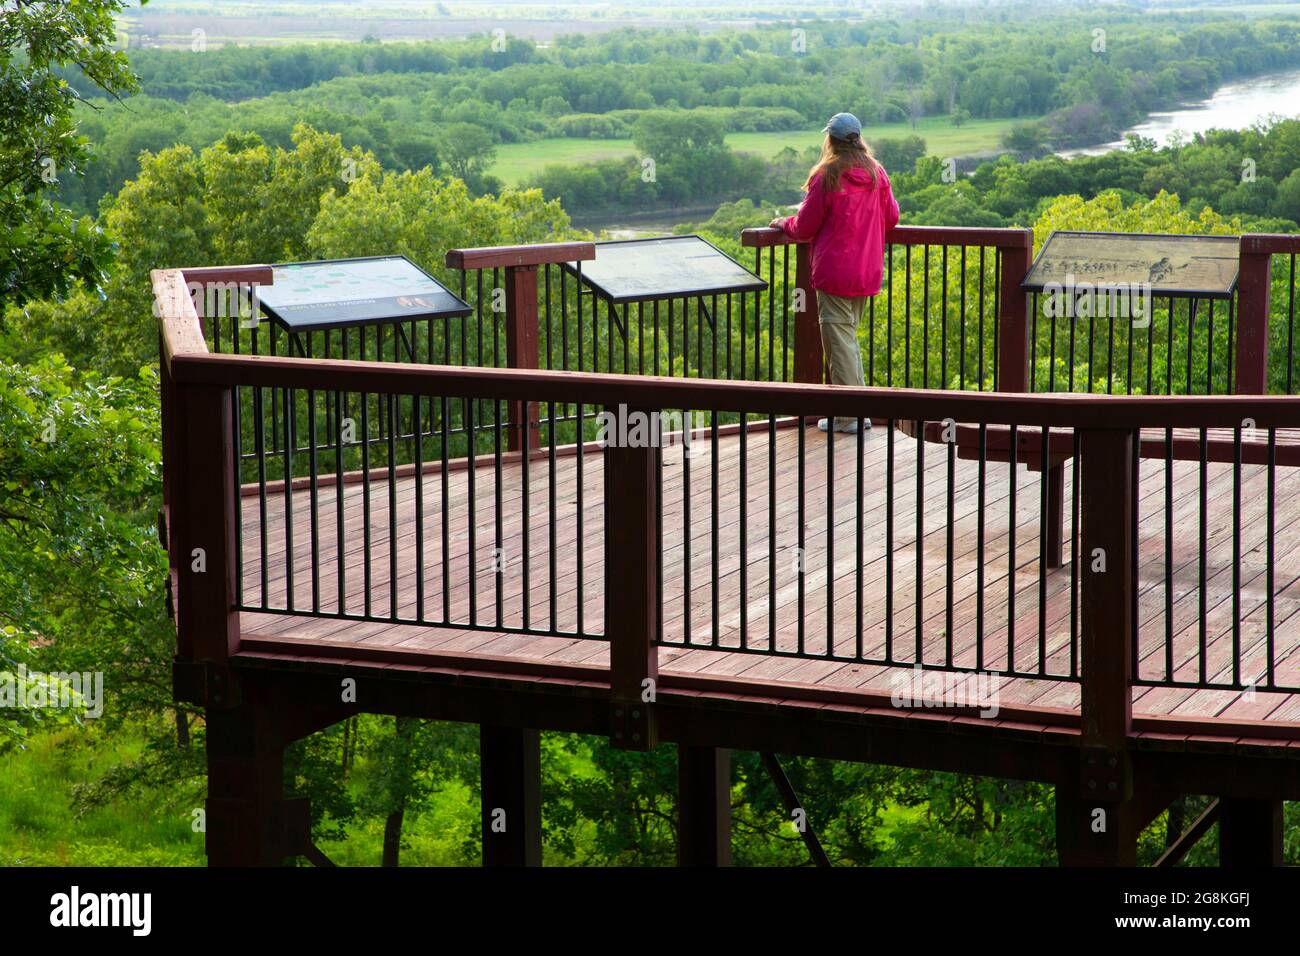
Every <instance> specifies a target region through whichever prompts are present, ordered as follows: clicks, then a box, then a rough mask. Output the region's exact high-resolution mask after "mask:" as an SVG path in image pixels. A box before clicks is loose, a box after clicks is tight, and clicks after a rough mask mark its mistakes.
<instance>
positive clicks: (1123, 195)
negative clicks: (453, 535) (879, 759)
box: [0, 0, 1300, 866]
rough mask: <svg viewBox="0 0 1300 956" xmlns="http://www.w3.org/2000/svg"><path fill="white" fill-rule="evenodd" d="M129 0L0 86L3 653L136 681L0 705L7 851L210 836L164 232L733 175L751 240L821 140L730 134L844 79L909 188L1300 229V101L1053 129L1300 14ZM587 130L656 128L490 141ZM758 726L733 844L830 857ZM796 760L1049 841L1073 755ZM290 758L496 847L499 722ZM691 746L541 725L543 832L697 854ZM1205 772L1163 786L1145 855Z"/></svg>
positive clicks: (50, 30)
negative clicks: (147, 24)
mask: <svg viewBox="0 0 1300 956" xmlns="http://www.w3.org/2000/svg"><path fill="white" fill-rule="evenodd" d="M123 7H124V4H123V3H121V2H117V0H93V2H86V3H83V4H80V5H79V8H78V9H79V10H80V14H79V15H80V17H81V19H80V20H79V22H77V23H76V24H75V25H73V26H72V27H69V26H68V25H67V24H62V23H59V22H56V21H53V20H49V19H45V18H43V17H42V14H41V12H40V9H39V5H36V6H34V7H32V8H31V9H29V10H25V11H23V12H20V13H18V14H16V15H14V16H11V17H8V18H7V19H6V20H5V21H4V23H3V26H0V37H2V38H3V39H4V40H5V41H6V42H5V44H4V47H3V48H4V49H5V50H6V51H8V52H6V53H4V54H0V86H2V87H3V88H4V89H5V91H6V98H7V100H9V101H11V102H12V103H13V104H14V109H13V110H12V111H10V112H9V113H8V115H7V116H6V118H5V120H4V122H3V123H0V235H3V236H4V241H5V242H6V245H7V249H6V256H5V259H4V263H3V266H2V267H0V270H2V271H0V519H2V520H0V672H4V673H6V674H13V673H18V672H19V669H20V668H21V669H22V672H23V673H38V672H43V673H50V672H56V671H102V672H104V674H105V686H106V688H107V692H108V705H107V707H106V710H105V713H104V715H103V716H101V717H98V718H94V719H90V718H87V717H86V716H84V715H80V714H77V713H76V712H75V711H63V710H52V709H42V708H17V709H15V708H5V709H3V710H0V761H3V763H4V773H3V774H2V775H0V865H67V864H76V865H107V864H128V863H129V864H140V865H186V866H189V865H199V864H201V863H202V862H203V850H202V846H203V843H202V834H201V833H198V832H196V831H195V829H194V827H193V825H192V821H193V814H194V811H195V809H196V808H198V807H201V806H202V803H203V797H204V792H205V776H204V775H205V770H204V768H205V749H204V748H205V728H204V725H203V721H202V717H201V713H200V712H199V711H197V710H193V709H191V708H189V707H188V705H177V704H176V703H175V702H174V701H173V699H172V685H171V670H170V663H171V658H172V655H173V653H174V644H175V630H174V626H173V623H172V621H171V620H170V619H169V617H168V613H167V605H166V598H165V594H164V590H165V589H164V581H165V579H166V575H167V557H166V555H165V553H164V552H163V550H162V549H161V548H160V547H159V544H158V539H157V526H156V522H157V515H158V511H159V505H160V500H161V497H160V496H161V475H160V448H159V427H160V425H159V401H158V389H159V378H158V376H159V373H158V337H157V332H156V325H155V318H154V315H153V308H152V302H151V298H152V296H151V288H150V283H149V273H150V270H152V269H156V268H160V267H179V266H183V265H198V264H212V263H244V262H283V261H294V260H306V259H325V258H337V257H345V256H365V255H378V254H403V255H406V256H408V257H410V258H411V259H412V260H413V261H415V262H416V263H417V264H419V265H421V266H423V267H425V268H426V269H428V270H429V271H430V272H431V273H432V274H434V275H436V276H438V277H439V278H441V279H443V280H444V281H446V282H448V283H449V284H450V283H451V282H454V281H458V280H457V279H456V277H455V276H453V275H452V274H451V272H450V270H448V269H447V267H446V265H445V260H444V255H445V252H446V250H448V249H450V248H457V247H472V246H488V245H508V244H522V243H531V242H549V241H556V240H562V239H567V238H579V237H585V236H589V235H590V233H589V232H588V231H587V230H584V229H582V228H579V227H577V226H575V225H574V223H573V218H572V217H575V216H577V215H579V214H582V213H590V212H592V211H599V210H609V209H619V210H628V209H637V210H644V209H654V208H658V207H668V208H675V207H683V206H693V207H699V206H707V207H708V208H709V209H714V210H716V211H715V212H713V213H712V214H711V215H706V216H701V217H700V219H701V221H699V222H696V223H694V224H691V225H682V226H681V227H680V228H679V231H683V232H686V231H692V232H698V233H700V234H703V235H705V236H706V237H708V238H709V239H710V240H712V241H713V242H715V243H716V244H717V245H718V246H719V247H720V248H722V249H724V250H725V251H727V252H729V253H731V254H732V255H734V256H737V257H738V258H739V257H740V255H741V250H740V246H739V242H738V236H739V231H740V229H742V228H746V227H750V226H756V225H764V224H766V222H767V221H768V219H769V218H770V217H771V214H772V212H773V210H774V209H775V208H776V207H786V206H789V205H790V204H791V203H794V202H797V201H798V198H799V187H800V184H801V183H802V181H803V178H804V176H805V175H806V174H807V170H808V167H809V166H810V164H811V162H812V158H813V157H812V156H811V155H810V154H809V153H808V152H807V151H804V150H796V149H793V148H790V149H785V150H782V151H780V152H779V153H777V154H776V155H775V156H772V157H758V156H755V155H753V154H749V153H744V152H739V151H736V150H734V149H732V148H731V147H729V146H728V145H727V143H726V140H725V137H726V135H727V134H729V133H733V132H737V131H748V132H780V131H787V130H801V129H804V130H806V129H809V128H811V129H817V128H820V124H822V123H823V122H824V121H825V117H826V115H827V114H828V113H829V112H830V108H829V104H836V108H844V109H851V110H855V111H860V112H859V115H861V116H862V117H863V119H864V120H867V119H870V120H871V121H873V122H880V123H885V124H890V125H893V126H896V127H897V135H896V136H892V137H886V138H883V139H882V140H880V141H878V142H876V143H873V146H874V147H875V149H876V152H877V155H878V156H879V158H880V159H881V160H882V162H883V163H884V164H885V166H886V167H887V168H888V169H889V170H890V172H891V176H892V179H893V184H894V191H895V194H896V195H897V197H898V199H899V203H900V206H901V208H902V216H903V222H904V223H908V224H918V225H925V224H932V225H940V224H941V225H961V226H1011V225H1014V226H1021V227H1030V228H1033V229H1034V232H1035V237H1036V241H1037V242H1038V243H1041V242H1042V241H1043V239H1045V238H1046V236H1047V234H1048V233H1049V232H1051V231H1052V230H1054V229H1062V228H1069V229H1116V230H1122V229H1132V230H1137V231H1142V232H1171V233H1217V234H1224V235H1227V234H1236V233H1240V232H1243V231H1264V232H1295V231H1296V230H1297V229H1300V225H1297V224H1298V223H1300V120H1297V119H1278V120H1276V121H1273V122H1270V123H1266V124H1262V125H1259V126H1257V127H1255V128H1251V129H1245V130H1235V131H1234V130H1220V131H1215V132H1212V133H1210V134H1207V135H1203V136H1197V137H1194V138H1191V139H1189V140H1187V141H1185V142H1181V143H1174V144H1158V143H1155V142H1152V141H1150V140H1143V139H1141V138H1133V139H1131V140H1130V142H1129V145H1128V148H1126V149H1123V150H1118V151H1114V152H1110V153H1106V154H1104V155H1100V156H1086V157H1081V158H1077V159H1071V160H1066V159H1062V158H1059V157H1056V156H1054V155H1051V154H1050V150H1049V147H1052V146H1063V145H1068V144H1071V143H1079V142H1093V141H1097V140H1099V139H1104V138H1106V137H1108V136H1112V135H1115V134H1117V133H1118V132H1119V131H1120V130H1122V129H1124V128H1125V127H1126V126H1127V125H1128V124H1129V123H1130V122H1131V121H1132V120H1133V119H1135V118H1137V117H1140V116H1142V115H1144V114H1145V113H1147V112H1149V111H1151V110H1153V109H1156V108H1159V107H1161V106H1167V105H1170V104H1173V103H1175V102H1179V101H1181V100H1185V99H1189V98H1196V97H1200V96H1204V95H1208V93H1209V92H1211V91H1212V90H1213V89H1215V88H1216V87H1217V86H1218V85H1220V84H1221V83H1222V82H1223V81H1225V80H1226V79H1229V78H1232V77H1240V76H1249V75H1254V74H1257V73H1262V72H1266V71H1270V70H1279V69H1283V68H1287V67H1296V66H1300V20H1296V19H1294V18H1292V19H1270V18H1265V19H1246V18H1241V17H1237V16H1226V15H1219V14H1216V13H1215V12H1214V10H1213V8H1207V9H1204V10H1197V11H1193V12H1187V13H1180V14H1168V15H1165V18H1164V19H1162V20H1159V21H1157V20H1154V19H1152V18H1151V17H1150V16H1148V15H1146V14H1144V13H1142V12H1140V11H1133V10H1129V9H1126V8H1122V7H1118V8H1116V9H1114V10H1113V11H1112V10H1108V11H1106V13H1105V14H1104V16H1103V15H1101V14H1098V13H1097V12H1095V11H1078V12H1067V13H1065V14H1062V13H1061V12H1060V11H1059V10H1056V11H1055V13H1054V15H1056V16H1057V17H1058V20H1057V22H1056V23H1055V25H1054V26H1053V28H1052V29H1051V30H1045V29H1043V28H1042V23H1041V22H1035V20H1034V14H1033V12H1032V9H1033V8H1032V7H1030V6H1028V5H1020V6H1017V5H1008V7H1007V8H1006V9H1005V10H1003V18H1002V19H997V20H994V19H991V18H990V17H989V16H984V15H980V16H976V15H973V14H972V15H971V16H970V17H969V18H967V19H960V20H959V19H957V18H954V17H930V16H926V15H920V16H917V17H912V18H908V19H897V20H895V19H890V18H882V19H878V20H873V21H871V22H868V23H853V24H847V25H836V24H827V23H821V22H809V23H808V24H807V25H806V36H804V37H803V39H802V40H800V41H799V42H801V43H804V44H806V46H805V48H804V49H803V50H802V51H797V52H796V51H792V50H791V42H792V37H791V30H790V29H789V28H788V26H785V25H773V26H761V27H759V28H756V29H753V30H748V31H741V30H732V31H726V32H721V33H713V34H710V35H708V36H702V35H699V34H698V33H696V32H694V31H692V30H689V29H684V30H626V31H613V32H610V33H604V34H600V35H591V36H581V35H574V36H565V37H562V38H561V39H560V40H559V41H557V42H556V43H555V44H553V45H549V46H544V47H543V46H540V45H537V44H534V43H532V42H530V41H524V40H519V39H510V40H509V41H508V42H507V43H505V44H504V48H503V49H501V50H496V49H493V42H494V41H493V39H492V38H490V37H480V38H475V39H471V40H468V41H437V42H430V43H420V44H407V43H378V42H359V43H345V44H329V45H305V44H304V45H292V46H285V47H239V46H233V45H232V46H224V47H219V48H213V49H211V50H207V51H205V52H202V53H201V54H200V53H196V52H187V51H176V50H140V51H132V50H129V49H128V50H127V51H125V52H124V51H122V50H119V49H116V47H115V40H114V38H115V36H116V31H115V27H114V17H115V15H117V14H119V13H120V12H121V10H122V8H123ZM1069 9H1070V8H1067V11H1068V10H1069ZM1062 17H1063V18H1064V20H1063V22H1061V18H1062ZM1099 23H1101V24H1105V30H1106V44H1105V52H1104V53H1100V54H1099V53H1097V52H1094V50H1093V46H1094V43H1095V40H1096V37H1095V36H1094V33H1093V31H1094V29H1096V25H1097V24H1099ZM1174 26H1176V27H1177V29H1176V30H1175V29H1173V27H1174ZM801 29H802V28H801ZM14 50H21V51H22V54H21V55H15V54H14V53H13V52H12V51H14ZM65 78H66V80H65ZM19 91H25V92H22V93H20V92H19ZM867 91H870V93H868V92H867ZM10 97H12V99H9V98H10ZM934 115H938V116H942V117H944V118H945V122H951V123H952V124H955V125H960V124H961V123H962V122H964V121H968V120H970V119H971V118H997V119H1006V120H1009V121H1014V123H1013V124H1009V130H1014V134H1009V141H1008V144H1006V145H1004V146H1003V147H1002V148H1000V149H999V150H997V152H1001V153H1002V154H1003V155H999V156H996V157H986V158H983V159H979V158H976V159H974V160H972V161H971V162H970V163H968V164H967V166H968V174H965V173H963V174H962V175H960V176H957V177H953V176H951V175H949V172H950V166H949V165H948V164H946V163H945V159H946V158H947V157H942V156H936V155H930V154H929V151H928V150H927V148H926V145H925V142H924V140H923V139H922V138H921V137H919V136H917V135H916V134H915V133H914V131H913V130H912V129H911V124H912V123H913V121H915V120H916V119H917V118H919V117H922V116H934ZM50 118H53V120H52V122H51V121H49V120H50ZM1021 121H1024V122H1023V123H1022V122H1021ZM565 137H583V138H592V139H629V140H630V141H631V142H632V144H634V149H635V152H630V153H629V155H628V156H627V157H626V158H616V159H607V160H602V161H600V162H597V163H586V164H580V165H567V166H552V167H549V168H546V169H545V170H544V171H543V172H541V173H540V174H539V175H537V176H536V177H535V179H534V180H532V181H530V182H528V183H526V184H524V186H523V187H522V188H508V187H505V186H503V184H502V183H501V181H500V179H498V178H497V177H495V176H494V175H493V173H492V171H491V170H492V166H491V164H492V159H493V156H494V151H495V150H496V148H497V147H498V146H500V145H504V144H508V143H514V142H531V141H537V142H541V141H543V140H546V139H554V138H565ZM644 156H650V157H653V158H654V160H655V163H654V166H655V170H656V175H655V178H654V180H653V181H650V182H647V181H646V180H645V179H644V178H643V176H642V172H643V171H644V169H645V167H644V165H643V164H642V162H641V159H640V157H644ZM46 159H49V160H50V162H49V163H45V162H44V160H46ZM1243 160H1249V168H1250V175H1249V176H1248V177H1247V176H1244V175H1243ZM51 168H53V169H54V170H56V171H57V173H56V175H54V176H53V177H52V178H51V177H50V176H49V175H47V173H48V171H49V170H50V169H51ZM341 170H346V171H347V174H346V175H341V174H340V171H341ZM897 268H899V269H901V268H903V263H902V262H901V261H900V263H899V264H898V266H897ZM1278 283H1279V288H1281V277H1280V276H1279V278H1278ZM782 293H784V290H782ZM918 321H919V320H918ZM734 760H735V770H734V777H733V785H732V799H733V821H734V822H733V828H734V829H733V834H734V835H733V845H734V855H735V860H736V862H737V863H738V864H743V865H767V864H787V865H803V864H805V863H806V862H807V854H806V852H805V849H804V846H803V843H802V841H801V840H800V838H799V835H798V834H797V833H795V832H794V830H793V829H792V828H791V826H790V824H789V821H788V819H787V818H786V817H785V816H784V813H783V805H782V802H781V797H780V794H779V793H778V792H777V790H776V789H775V787H774V785H773V784H772V782H771V780H770V779H769V777H768V776H767V775H766V773H765V772H764V770H763V767H762V764H761V761H760V758H759V755H758V754H754V753H738V754H736V755H735V758H734ZM787 772H788V773H789V775H790V777H791V781H792V783H793V784H794V785H795V787H796V788H797V789H798V790H799V792H800V793H802V794H807V811H808V815H809V817H810V819H812V820H815V821H816V824H817V828H818V834H819V836H820V837H821V839H822V842H823V844H824V845H825V846H826V848H827V851H828V853H829V854H830V855H831V858H832V860H833V862H834V863H836V864H841V865H861V866H876V865H954V864H956V865H962V864H966V865H1033V866H1038V865H1048V864H1050V863H1052V862H1053V861H1054V859H1055V856H1054V853H1055V851H1054V847H1053V814H1054V810H1053V797H1052V790H1051V788H1050V787H1046V786H1040V785H1037V784H1025V783H1020V782H1015V781H1010V780H1003V779H997V778H990V777H970V776H961V775H956V774H943V773H930V772H923V771H917V770H909V769H901V768H895V767H887V766H873V765H863V764H849V763H840V762H835V761H829V760H820V759H813V758H798V759H794V758H792V759H790V760H789V761H788V763H787ZM287 777H288V779H287V785H288V787H289V789H290V790H291V791H292V792H293V793H298V794H303V795H309V796H310V797H311V799H312V807H313V812H314V817H313V826H314V833H315V836H316V838H317V841H318V843H319V845H320V846H321V847H322V848H323V849H324V850H325V851H326V852H327V853H328V854H329V855H330V857H331V858H332V859H334V860H336V861H337V862H339V863H353V864H366V865H377V864H383V865H398V864H404V865H421V864H423V865H465V864H473V863H476V862H477V854H478V852H479V841H478V828H479V826H480V821H479V815H478V798H477V789H476V788H477V787H478V786H479V783H478V779H479V778H478V765H477V738H476V734H475V732H474V728H473V727H472V726H467V725H459V724H450V723H436V722H426V721H413V720H395V719H393V718H386V717H379V716H373V715H365V716H360V717H355V718H352V719H350V720H348V721H345V722H343V723H340V724H338V725H335V726H333V727H331V728H330V729H328V730H326V731H323V732H320V733H317V734H314V735H313V736H312V737H310V738H308V739H307V740H306V741H304V742H302V743H301V744H298V745H295V747H294V748H293V751H292V754H291V760H290V764H289V768H288V773H287ZM51 780H55V781H58V782H59V783H58V786H57V787H55V788H51V787H50V785H49V782H50V781H51ZM675 780H676V763H675V755H674V753H673V751H672V748H669V747H660V748H659V749H658V750H657V751H655V752H652V753H649V754H639V753H631V752H627V751H622V750H617V749H614V748H612V747H610V746H609V745H608V744H607V742H606V741H604V740H602V739H593V738H587V737H580V736H577V735H566V734H546V735H544V737H543V790H544V801H545V803H544V812H543V819H544V820H545V821H546V823H545V826H546V833H545V837H546V848H545V852H546V862H547V863H548V864H554V865H592V864H621V865H633V864H636V865H642V864H649V865H658V864H665V865H666V864H671V862H672V860H673V858H674V827H675V825H676V824H675V822H674V807H673V799H674V798H673V794H674V792H675V786H676V784H675ZM1205 802H1206V801H1205V800H1204V799H1202V798H1196V797H1189V798H1183V799H1181V800H1180V801H1179V802H1178V803H1177V804H1176V805H1175V808H1174V809H1173V810H1171V811H1170V812H1169V813H1167V814H1164V815H1162V817H1161V818H1160V819H1159V820H1157V822H1156V823H1155V824H1154V825H1153V826H1152V827H1150V828H1149V829H1148V830H1147V831H1146V832H1145V833H1144V834H1143V836H1142V839H1141V842H1140V845H1139V850H1140V855H1141V858H1142V860H1143V861H1145V862H1150V861H1151V860H1153V859H1154V858H1155V857H1156V856H1158V855H1159V854H1160V852H1161V851H1162V850H1163V849H1164V847H1165V845H1166V843H1167V840H1168V839H1169V838H1170V835H1171V834H1177V833H1178V832H1181V830H1182V828H1183V826H1184V825H1185V823H1186V822H1188V821H1190V820H1191V819H1193V818H1194V817H1195V816H1196V815H1197V813H1198V812H1199V810H1200V809H1202V808H1203V806H1204V804H1205ZM1296 811H1297V806H1296V805H1294V804H1292V805H1288V807H1287V812H1288V823H1289V828H1288V837H1287V839H1288V842H1287V847H1286V851H1287V857H1288V861H1289V862H1292V863H1296V862H1300V819H1298V818H1297V814H1296ZM1212 856H1213V850H1212V849H1207V848H1198V850H1196V851H1194V852H1193V854H1192V855H1191V856H1190V857H1189V862H1191V863H1198V862H1200V863H1204V862H1209V861H1211V860H1212Z"/></svg>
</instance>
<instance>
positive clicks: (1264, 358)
mask: <svg viewBox="0 0 1300 956" xmlns="http://www.w3.org/2000/svg"><path fill="white" fill-rule="evenodd" d="M1242 238H1243V240H1244V239H1245V237H1244V236H1243V237H1242ZM1247 248H1248V247H1247V245H1246V244H1245V243H1244V242H1243V244H1242V249H1241V265H1240V267H1239V271H1238V273H1237V349H1236V351H1237V365H1236V369H1235V377H1234V385H1235V388H1234V389H1233V391H1234V392H1235V393H1236V394H1238V395H1265V394H1267V393H1268V318H1269V310H1270V308H1271V296H1272V286H1273V256H1272V254H1271V253H1269V252H1248V251H1247Z"/></svg>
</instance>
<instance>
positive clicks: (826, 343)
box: [771, 113, 898, 433]
mask: <svg viewBox="0 0 1300 956" xmlns="http://www.w3.org/2000/svg"><path fill="white" fill-rule="evenodd" d="M823 132H825V133H826V141H825V142H824V143H823V144H822V155H821V158H820V159H819V160H818V161H817V165H816V166H814V167H813V169H812V172H811V173H809V174H808V181H807V182H806V183H804V190H805V191H806V192H807V195H806V196H805V197H804V201H803V202H802V203H801V204H800V206H799V210H798V211H797V212H796V213H795V214H794V215H793V216H790V217H789V218H787V219H773V220H772V223H771V225H772V226H773V227H775V228H778V229H782V230H784V231H785V233H786V235H788V236H789V237H790V238H791V239H794V240H796V241H797V242H811V243H812V286H813V288H814V289H816V290H817V310H818V313H819V315H820V317H821V333H822V348H823V349H824V350H825V353H826V360H827V363H828V364H829V365H830V371H831V382H832V383H833V384H835V385H863V384H865V382H864V379H863V374H862V348H861V347H860V346H859V345H858V335H857V331H858V323H859V322H860V321H861V320H862V313H863V311H864V310H865V308H866V303H867V299H868V297H870V296H873V295H875V294H876V293H878V292H879V291H880V280H881V274H882V273H883V271H884V254H885V232H886V231H887V230H889V229H891V228H893V227H894V226H896V225H897V224H898V203H897V202H895V200H894V193H893V189H892V188H891V187H890V185H889V176H887V175H886V174H885V169H884V167H883V166H881V165H880V164H879V163H878V162H876V160H875V157H873V156H872V155H871V150H870V149H869V148H868V147H867V144H866V143H864V142H863V141H862V124H861V123H859V122H858V119H857V117H856V116H854V115H853V114H852V113H836V114H835V115H834V116H832V117H831V121H830V122H829V123H827V124H826V129H825V130H823ZM864 423H865V425H866V426H867V427H868V428H870V427H871V420H870V419H866V420H865V422H864ZM818 427H819V428H821V429H822V431H825V430H826V429H827V428H828V427H829V423H828V422H827V421H826V419H824V418H823V419H822V420H821V421H820V422H818ZM835 430H836V431H837V432H850V433H852V432H856V431H857V430H858V421H857V419H853V418H837V419H835Z"/></svg>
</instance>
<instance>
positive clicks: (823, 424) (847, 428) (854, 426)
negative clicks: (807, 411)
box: [817, 418, 871, 435]
mask: <svg viewBox="0 0 1300 956" xmlns="http://www.w3.org/2000/svg"><path fill="white" fill-rule="evenodd" d="M827 425H828V420H827V419H825V418H823V419H821V420H820V421H818V422H817V427H818V428H820V429H821V430H822V431H826V429H827ZM862 425H863V427H864V428H870V427H871V419H870V418H864V419H862ZM835 430H836V431H837V432H843V433H844V434H845V435H856V434H857V433H858V422H857V419H850V420H849V421H848V422H847V423H845V424H840V423H839V422H838V421H837V422H836V423H835Z"/></svg>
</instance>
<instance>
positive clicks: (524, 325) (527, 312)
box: [505, 265, 539, 451]
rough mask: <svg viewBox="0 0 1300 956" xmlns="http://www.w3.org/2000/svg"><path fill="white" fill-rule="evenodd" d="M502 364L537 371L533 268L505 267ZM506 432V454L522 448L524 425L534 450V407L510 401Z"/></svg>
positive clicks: (535, 290)
mask: <svg viewBox="0 0 1300 956" xmlns="http://www.w3.org/2000/svg"><path fill="white" fill-rule="evenodd" d="M505 279H506V323H505V324H506V365H507V366H509V367H510V368H529V369H535V368H537V266H535V265H521V266H507V267H506V276H505ZM509 422H510V427H509V430H508V431H507V433H506V441H507V447H508V449H509V450H510V451H519V450H520V449H521V448H523V430H524V423H525V422H526V423H527V427H528V429H529V434H528V447H529V448H531V449H536V448H537V447H538V441H539V439H538V419H537V405H536V403H534V402H528V401H523V400H518V399H516V400H513V401H511V402H510V411H509Z"/></svg>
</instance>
